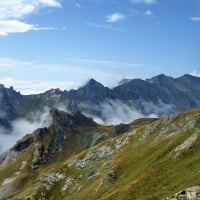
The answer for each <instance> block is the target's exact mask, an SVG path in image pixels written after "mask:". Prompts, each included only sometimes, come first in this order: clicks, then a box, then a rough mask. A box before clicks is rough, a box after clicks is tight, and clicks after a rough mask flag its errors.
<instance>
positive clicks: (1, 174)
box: [0, 110, 200, 200]
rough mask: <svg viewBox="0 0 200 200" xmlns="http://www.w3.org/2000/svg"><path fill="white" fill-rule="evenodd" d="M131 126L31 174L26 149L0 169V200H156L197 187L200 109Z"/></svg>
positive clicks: (30, 152)
mask: <svg viewBox="0 0 200 200" xmlns="http://www.w3.org/2000/svg"><path fill="white" fill-rule="evenodd" d="M137 123H138V125H137ZM130 127H132V128H131V130H130V131H128V132H127V133H124V134H122V135H119V136H117V137H112V138H108V139H106V140H104V141H102V142H101V143H98V144H97V145H95V146H91V147H89V148H86V149H85V150H83V151H82V152H81V151H80V153H78V154H76V155H72V156H68V158H66V159H65V157H64V156H63V157H62V159H61V158H60V157H59V159H58V161H56V159H55V160H54V161H51V162H49V163H47V164H45V165H42V166H41V167H39V168H38V169H35V170H32V169H31V167H30V163H31V161H32V159H33V146H29V147H28V148H26V149H24V150H23V151H22V152H20V155H18V156H17V160H16V161H14V162H11V163H10V164H8V165H7V166H6V167H4V168H2V169H1V170H0V185H1V187H0V199H4V197H5V199H8V196H9V195H10V199H16V200H17V199H41V200H42V199H44V200H45V199H48V200H51V199H52V200H54V199H55V200H59V199H63V200H85V199H87V200H97V199H98V200H132V199H139V200H150V199H152V200H157V199H158V200H160V199H165V198H167V197H169V196H172V195H173V194H175V193H177V192H179V191H181V190H184V189H185V188H190V187H193V186H199V185H200V167H199V166H200V156H199V155H200V110H192V111H189V112H185V113H181V114H179V115H175V116H171V117H168V118H161V119H159V120H156V119H152V120H147V119H142V120H139V121H137V122H133V123H132V124H131V125H130ZM92 128H93V129H94V127H92ZM98 128H100V127H98ZM100 129H102V127H101V128H100ZM104 129H105V128H104ZM110 129H111V127H110ZM90 134H91V133H90ZM58 154H59V153H58ZM59 155H65V154H59ZM24 161H26V163H27V164H26V165H25V164H24V165H25V166H24V168H23V167H22V164H23V163H25V162H24ZM20 167H21V168H22V169H20ZM17 172H18V173H17ZM16 173H17V174H18V175H17V174H16ZM12 179H13V180H12ZM5 180H7V182H9V180H10V183H7V184H5ZM197 193H198V194H200V191H199V192H197ZM8 194H9V195H8ZM198 194H196V197H194V198H192V199H199V197H198ZM183 199H187V198H186V197H185V198H183Z"/></svg>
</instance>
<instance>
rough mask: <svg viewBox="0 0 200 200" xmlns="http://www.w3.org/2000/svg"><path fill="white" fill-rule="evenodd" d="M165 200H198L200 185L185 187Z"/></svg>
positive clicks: (199, 199)
mask: <svg viewBox="0 0 200 200" xmlns="http://www.w3.org/2000/svg"><path fill="white" fill-rule="evenodd" d="M165 200H200V186H194V187H191V188H186V189H185V190H182V191H180V192H178V193H176V194H175V195H173V196H171V197H168V198H166V199H165Z"/></svg>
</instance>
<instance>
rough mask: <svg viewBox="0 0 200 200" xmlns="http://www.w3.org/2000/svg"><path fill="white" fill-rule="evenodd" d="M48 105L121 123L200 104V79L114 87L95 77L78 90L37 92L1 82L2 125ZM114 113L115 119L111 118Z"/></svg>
mask: <svg viewBox="0 0 200 200" xmlns="http://www.w3.org/2000/svg"><path fill="white" fill-rule="evenodd" d="M45 107H48V108H50V109H52V108H54V107H58V108H59V109H61V108H62V109H63V110H65V111H68V112H76V111H80V112H82V113H84V114H85V115H86V116H90V117H93V118H94V119H97V120H99V121H101V122H102V123H107V124H109V123H110V124H111V123H112V122H113V123H118V122H120V120H121V119H120V117H122V118H123V119H122V122H127V120H126V115H128V119H129V120H130V121H131V120H133V119H135V118H138V116H139V117H141V116H166V115H170V114H174V113H177V112H181V111H185V110H188V109H192V108H197V107H200V78H199V77H194V76H191V75H184V76H181V77H179V78H172V77H168V76H166V75H163V74H161V75H158V76H155V77H153V78H151V79H147V80H141V79H128V80H122V81H121V82H120V84H119V85H118V86H117V87H114V88H112V89H110V88H108V87H105V86H104V85H102V84H101V83H99V82H97V81H95V80H94V79H91V80H89V81H88V82H87V84H86V85H84V86H82V87H80V88H78V89H77V90H70V91H61V90H60V89H51V90H49V91H47V92H44V93H41V94H35V95H34V94H33V95H22V94H20V93H19V92H16V91H15V90H14V89H13V88H12V87H11V88H5V87H4V86H3V85H0V125H1V126H4V127H6V128H9V127H11V122H12V121H13V120H15V119H18V118H19V117H21V118H25V119H28V120H33V118H34V113H36V112H40V111H41V112H42V110H43V109H44V108H45ZM111 115H113V116H112V117H115V120H113V121H109V120H108V118H109V119H111V118H112V117H111ZM130 121H129V122H130Z"/></svg>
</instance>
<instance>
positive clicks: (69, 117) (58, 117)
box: [51, 109, 96, 129]
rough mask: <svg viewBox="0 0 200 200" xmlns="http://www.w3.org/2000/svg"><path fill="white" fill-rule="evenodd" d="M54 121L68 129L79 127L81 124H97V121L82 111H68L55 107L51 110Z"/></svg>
mask: <svg viewBox="0 0 200 200" xmlns="http://www.w3.org/2000/svg"><path fill="white" fill-rule="evenodd" d="M51 116H52V119H53V123H54V124H56V125H58V126H62V127H65V128H68V129H75V128H76V129H77V128H78V127H81V126H90V127H91V126H96V123H95V122H94V121H93V120H92V119H91V118H88V117H85V116H84V115H83V114H81V113H80V112H75V113H72V114H70V113H66V112H64V111H61V110H58V109H53V110H51Z"/></svg>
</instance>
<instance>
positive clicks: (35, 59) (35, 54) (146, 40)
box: [0, 0, 200, 94]
mask: <svg viewBox="0 0 200 200" xmlns="http://www.w3.org/2000/svg"><path fill="white" fill-rule="evenodd" d="M199 52H200V0H9V1H8V0H1V1H0V82H1V83H3V84H5V85H6V86H7V87H8V86H10V85H13V86H14V88H16V89H17V90H18V91H21V92H22V93H24V94H28V93H38V92H42V91H45V90H47V89H50V88H57V87H60V88H61V89H70V88H74V87H75V88H76V87H78V86H79V85H81V84H83V83H84V82H85V81H86V80H87V79H89V78H95V79H96V80H98V81H100V82H102V83H104V84H105V85H108V86H113V85H114V84H116V83H117V82H118V81H120V79H123V78H143V79H145V78H150V77H152V76H155V75H158V74H160V73H164V74H166V75H169V76H173V77H178V76H181V75H183V74H186V73H188V74H193V75H196V76H199V75H200V59H199V57H200V55H199V54H200V53H199Z"/></svg>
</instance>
